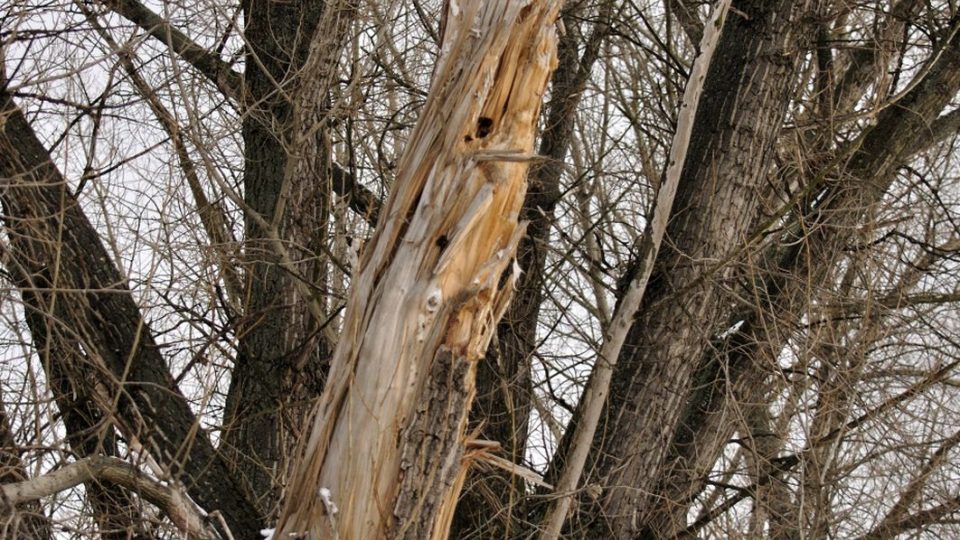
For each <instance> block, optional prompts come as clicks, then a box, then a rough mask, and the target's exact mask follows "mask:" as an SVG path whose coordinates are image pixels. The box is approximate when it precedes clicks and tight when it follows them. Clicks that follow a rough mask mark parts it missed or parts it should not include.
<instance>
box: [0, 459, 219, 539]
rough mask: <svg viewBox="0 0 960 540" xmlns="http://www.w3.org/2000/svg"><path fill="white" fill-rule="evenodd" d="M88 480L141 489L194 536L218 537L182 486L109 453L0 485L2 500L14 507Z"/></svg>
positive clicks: (202, 537) (183, 529)
mask: <svg viewBox="0 0 960 540" xmlns="http://www.w3.org/2000/svg"><path fill="white" fill-rule="evenodd" d="M88 482H107V483H110V484H116V485H118V486H123V487H124V488H126V489H129V490H131V491H133V492H135V493H138V494H139V495H140V496H141V497H143V498H144V499H145V500H147V501H149V502H151V503H152V504H154V505H156V506H157V507H158V508H160V509H161V510H162V511H163V512H164V513H165V514H166V515H167V516H168V517H169V518H170V520H171V521H173V522H174V524H176V525H177V527H178V528H180V530H181V531H183V532H184V533H185V534H186V535H187V538H190V539H191V540H216V538H218V536H217V535H216V534H214V533H213V532H212V531H211V530H210V529H209V528H208V526H207V525H206V524H205V519H204V517H203V514H202V512H201V510H199V509H198V508H197V507H196V506H195V505H194V504H193V502H192V501H190V499H189V498H188V497H187V496H186V495H185V494H184V493H182V492H181V491H180V489H178V488H175V487H172V486H168V485H164V484H161V483H160V482H158V481H156V480H153V479H150V478H147V477H146V476H145V475H144V474H143V473H142V472H141V471H140V470H139V469H137V468H136V467H134V466H133V465H130V464H129V463H127V462H125V461H123V460H120V459H117V458H113V457H107V456H88V457H85V458H83V459H81V460H79V461H75V462H73V463H71V464H69V465H66V466H63V467H61V468H59V469H57V470H55V471H53V472H50V473H47V474H45V475H43V476H38V477H36V478H31V479H29V480H24V481H22V482H15V483H11V484H2V485H0V500H2V501H3V503H4V505H6V506H8V507H15V506H17V505H21V504H24V503H28V502H31V501H35V500H37V499H40V498H43V497H48V496H50V495H54V494H56V493H59V492H61V491H64V490H66V489H70V488H72V487H74V486H77V485H80V484H84V483H88Z"/></svg>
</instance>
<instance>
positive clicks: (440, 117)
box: [276, 0, 560, 539]
mask: <svg viewBox="0 0 960 540" xmlns="http://www.w3.org/2000/svg"><path fill="white" fill-rule="evenodd" d="M559 5H560V2H559V1H557V0H540V1H534V2H530V1H519V0H510V1H504V2H483V1H480V0H470V1H465V2H459V3H456V2H451V3H450V4H449V6H448V12H447V14H446V29H445V32H444V45H443V49H442V52H441V57H440V60H439V64H438V66H437V68H436V71H435V75H434V81H433V86H432V88H431V92H430V97H429V99H428V101H427V103H426V105H425V107H424V112H423V115H422V117H421V119H420V122H419V123H418V125H417V127H416V128H415V130H414V132H413V133H412V135H411V138H410V141H409V143H408V145H407V149H406V151H405V152H404V156H403V158H402V159H401V161H400V167H399V171H400V172H399V174H398V176H397V179H396V183H395V185H394V188H393V191H392V193H391V195H390V198H389V200H388V201H387V203H386V205H385V207H384V209H383V211H382V212H381V218H380V223H379V224H378V227H377V232H376V234H375V235H374V237H373V239H372V240H371V241H370V243H369V245H368V247H367V248H366V250H365V252H364V254H363V256H362V259H361V262H360V265H359V267H358V269H357V273H356V275H355V276H354V279H353V290H352V292H351V296H350V299H349V302H348V306H347V313H346V316H345V319H344V327H343V331H342V334H341V338H340V342H339V344H338V347H337V351H336V353H335V355H334V359H333V365H332V367H331V372H330V378H329V381H328V383H327V387H326V389H325V390H324V393H323V396H322V398H321V401H320V404H319V409H318V411H317V415H316V421H315V422H316V423H315V425H314V429H313V433H312V435H311V437H310V440H309V441H308V443H307V445H306V447H305V453H304V457H303V459H302V462H301V463H300V466H299V469H298V471H297V472H296V473H295V474H294V477H293V478H292V482H291V485H290V486H289V489H288V492H287V493H286V505H285V508H284V510H283V512H282V514H281V517H280V523H279V525H278V529H277V532H276V537H277V538H285V537H287V535H288V534H290V533H294V534H298V533H299V534H305V535H306V536H307V537H309V538H330V537H339V538H342V539H347V538H355V539H367V538H383V537H390V538H398V537H403V538H445V537H446V535H447V531H448V529H449V524H450V520H451V518H452V515H453V510H454V508H455V506H456V501H457V496H458V494H459V491H460V488H461V485H462V483H463V480H464V478H465V474H466V466H467V464H468V463H469V459H464V457H465V455H464V447H465V444H464V443H465V441H464V434H465V426H466V421H467V413H468V412H469V410H470V404H471V401H472V399H473V394H474V378H475V373H476V364H477V362H478V361H479V360H481V359H482V358H483V356H484V352H485V350H486V348H487V344H488V343H489V341H490V338H491V336H492V333H493V330H494V327H495V325H496V322H497V320H498V319H499V317H500V316H501V315H502V313H503V311H504V309H505V308H506V306H507V304H508V302H509V300H510V296H511V292H512V287H513V281H514V279H515V278H516V273H515V271H514V270H513V269H511V268H510V267H511V261H512V260H513V256H514V252H515V250H516V246H517V242H518V241H519V239H520V237H521V236H522V235H523V229H524V227H523V226H522V225H520V224H519V223H518V215H519V211H520V207H521V205H522V203H523V198H524V194H525V192H526V172H527V166H528V164H529V162H530V161H531V160H532V159H533V156H531V154H530V152H531V149H532V147H533V139H534V132H535V128H536V119H537V116H538V112H539V108H540V101H541V98H542V94H543V91H544V87H545V85H546V81H547V78H548V77H549V75H550V71H551V70H552V68H553V66H554V65H555V62H556V59H555V57H556V53H555V50H556V35H555V32H554V29H553V23H554V20H555V19H556V17H557V12H558V10H559ZM337 506H339V509H337Z"/></svg>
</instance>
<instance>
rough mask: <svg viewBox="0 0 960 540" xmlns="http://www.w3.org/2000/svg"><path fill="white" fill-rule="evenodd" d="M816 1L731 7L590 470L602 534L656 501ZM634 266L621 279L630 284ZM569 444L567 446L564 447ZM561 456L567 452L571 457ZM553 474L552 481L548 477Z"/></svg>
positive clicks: (632, 526)
mask: <svg viewBox="0 0 960 540" xmlns="http://www.w3.org/2000/svg"><path fill="white" fill-rule="evenodd" d="M812 4H813V2H812V1H806V2H785V1H778V2H744V1H741V2H734V5H733V6H732V8H731V12H732V14H731V16H730V17H729V18H728V19H727V21H726V24H725V26H724V29H723V35H722V37H721V42H720V45H719V46H718V49H717V53H716V56H715V57H714V60H713V63H712V64H711V68H710V72H709V74H708V75H707V79H706V82H705V89H704V102H703V103H701V105H700V107H701V108H700V112H699V113H698V116H697V122H696V125H695V127H694V132H693V140H692V142H691V147H690V151H689V154H688V156H687V162H686V163H687V165H686V166H685V168H684V171H683V173H682V176H681V179H680V186H679V190H678V193H677V197H676V200H675V201H674V203H673V211H672V218H671V221H670V223H669V225H668V228H667V235H666V240H665V242H664V249H662V250H661V251H660V253H659V255H658V257H657V260H656V262H655V266H654V270H653V275H652V277H651V279H650V284H649V285H648V287H647V290H646V292H645V295H644V300H643V305H642V306H641V308H640V310H639V314H640V315H639V316H638V319H637V320H636V321H635V322H634V324H633V326H632V328H631V331H630V334H629V335H628V337H627V342H626V345H625V347H624V351H623V353H622V354H621V358H620V361H619V363H618V366H617V371H616V373H615V374H614V378H613V380H614V384H613V388H612V390H611V394H610V399H609V402H608V407H607V410H606V412H605V415H604V418H605V420H604V424H603V425H602V426H601V427H600V429H599V430H598V431H597V435H596V437H595V439H594V445H593V451H592V456H591V463H593V464H594V465H593V466H591V467H588V470H590V471H591V472H592V475H591V476H590V477H589V478H588V479H585V483H588V484H589V483H596V484H599V485H601V486H605V489H604V492H603V494H602V496H601V497H600V500H599V508H596V509H595V510H591V511H590V513H589V515H590V516H591V517H589V518H588V520H589V521H591V522H592V523H591V525H590V526H591V527H592V530H593V533H591V534H595V535H604V536H606V535H612V536H613V537H616V538H630V537H633V536H634V535H635V534H637V533H638V532H639V531H638V526H639V525H640V524H641V523H642V522H643V519H644V518H643V516H645V514H646V511H647V510H648V508H649V498H648V496H647V495H646V494H649V493H651V492H652V490H653V488H654V487H655V486H656V481H657V478H659V476H660V471H661V466H662V464H663V460H664V458H665V455H666V449H667V448H668V447H669V442H670V440H671V438H672V434H673V432H674V430H675V428H676V425H677V422H678V421H679V418H680V414H681V412H682V410H683V407H684V404H685V397H686V396H687V394H688V392H689V389H690V385H691V377H692V375H693V373H694V371H695V369H696V363H695V362H693V361H691V358H698V357H699V351H702V350H703V347H704V346H705V345H706V344H707V342H708V341H709V339H710V334H709V331H710V329H712V328H715V327H716V326H717V322H718V321H719V320H721V317H722V315H723V313H724V311H725V309H726V308H725V304H726V303H727V300H725V299H724V296H723V295H722V294H721V291H722V285H721V284H722V283H724V282H726V281H727V280H729V279H730V278H731V277H732V276H733V275H734V273H735V272H734V270H735V269H734V268H732V267H730V266H727V267H723V268H719V269H718V268H717V261H724V260H726V259H727V258H728V257H729V255H730V254H731V253H732V250H734V249H735V247H736V246H737V245H738V244H739V242H740V241H741V239H742V238H744V237H745V236H746V234H747V232H748V228H749V226H750V225H751V223H752V216H753V214H754V212H755V208H756V205H757V197H756V192H757V191H758V190H759V189H760V186H762V183H763V182H764V181H765V178H766V173H767V169H768V167H769V164H770V160H771V153H772V152H771V151H772V148H773V144H774V141H775V140H776V137H777V136H778V134H779V132H780V128H781V124H782V122H783V118H784V115H785V112H786V108H787V104H788V103H789V98H790V95H791V91H792V90H793V85H794V82H795V79H796V62H797V58H798V56H799V51H800V50H802V48H803V47H802V43H803V39H804V31H803V28H804V26H803V24H802V17H803V16H804V15H805V14H806V13H807V12H808V11H809V9H810V7H811V6H812ZM636 270H637V268H634V269H632V270H631V271H630V272H628V274H627V275H626V276H625V280H624V281H625V282H629V281H630V280H632V273H633V272H634V271H636ZM561 448H565V447H564V446H561ZM564 458H565V456H564V455H562V453H561V456H560V459H561V460H563V459H564ZM548 481H549V480H548Z"/></svg>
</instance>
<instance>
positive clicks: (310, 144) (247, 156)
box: [224, 0, 354, 513]
mask: <svg viewBox="0 0 960 540" xmlns="http://www.w3.org/2000/svg"><path fill="white" fill-rule="evenodd" d="M243 8H244V16H245V18H246V20H247V26H246V28H245V29H244V36H245V38H246V39H245V43H246V44H247V64H246V65H247V68H246V71H245V73H244V82H245V86H244V88H245V90H246V92H247V94H248V95H247V96H246V100H245V102H244V106H245V115H244V121H243V128H242V132H243V141H244V181H243V185H244V203H245V205H246V208H245V220H244V231H245V235H244V236H245V244H244V246H245V247H244V251H245V257H246V263H247V264H246V269H247V286H246V293H245V298H247V299H248V302H247V303H246V305H245V306H244V308H245V310H244V311H245V317H244V320H243V322H242V323H241V324H240V325H239V327H238V329H237V333H238V337H239V341H240V347H239V351H238V356H237V360H236V365H235V367H234V370H233V373H232V379H231V384H230V389H229V391H228V394H227V414H226V420H225V427H226V436H225V438H224V444H225V448H226V449H227V450H228V451H229V452H230V454H231V455H232V456H233V459H234V461H235V463H236V469H235V470H236V471H237V473H238V474H241V475H242V476H243V477H244V478H246V479H247V480H248V481H249V482H250V484H251V486H252V487H253V489H254V492H256V493H258V494H260V500H259V504H260V507H261V509H262V510H263V511H264V512H268V513H269V512H272V511H275V510H276V504H277V503H278V502H279V495H280V485H281V484H280V482H281V481H282V478H283V476H284V474H285V473H286V471H285V470H284V469H285V468H286V467H287V466H289V464H290V463H289V460H290V458H292V457H293V455H292V454H293V452H294V449H295V446H296V438H297V437H298V436H300V435H302V430H303V429H304V428H305V426H304V425H303V422H304V421H305V417H306V415H307V412H308V411H309V406H310V402H311V399H312V398H313V397H314V396H316V395H318V394H320V392H321V391H322V389H323V384H324V381H325V379H326V374H327V370H328V368H329V358H330V354H331V352H332V348H333V345H334V339H333V335H332V332H331V330H332V328H330V327H329V321H327V320H326V319H327V312H328V310H327V309H325V307H326V306H325V302H324V301H323V300H322V295H321V294H317V293H316V292H315V291H317V290H321V289H322V287H324V285H325V281H326V279H325V277H324V276H325V270H326V265H327V263H328V262H329V261H328V260H327V258H326V257H325V256H323V255H322V254H323V253H324V250H325V247H326V246H325V243H326V242H327V239H326V229H327V226H328V224H327V220H328V213H329V211H330V194H331V189H330V188H331V184H332V181H331V176H332V162H331V157H330V143H329V140H328V126H327V124H328V122H331V121H332V120H331V118H330V111H329V107H327V106H326V105H327V104H328V103H329V98H328V91H329V89H330V87H331V86H332V84H333V80H332V78H333V77H334V75H335V68H336V64H337V58H338V56H339V54H340V49H341V47H342V44H343V39H344V38H345V36H346V30H347V28H349V24H350V21H351V16H352V12H353V9H354V5H353V1H351V0H346V1H345V0H330V1H326V2H307V3H302V4H300V3H296V4H292V3H283V2H272V1H266V0H249V1H247V2H244V4H243ZM325 324H327V325H328V326H327V327H326V328H324V325H325Z"/></svg>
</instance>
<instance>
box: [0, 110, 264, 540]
mask: <svg viewBox="0 0 960 540" xmlns="http://www.w3.org/2000/svg"><path fill="white" fill-rule="evenodd" d="M0 118H2V119H3V122H2V129H0V183H2V186H3V189H2V190H0V202H2V204H3V208H4V211H5V215H4V223H5V225H6V230H7V234H8V235H9V238H10V249H11V255H12V257H11V259H12V261H13V263H14V264H15V265H16V267H15V268H11V273H12V274H14V276H19V278H20V280H19V281H18V283H17V286H18V288H20V289H21V290H26V291H30V292H31V293H32V294H35V295H36V296H34V297H33V298H34V299H39V297H41V296H42V297H43V299H44V300H43V302H35V303H34V304H30V303H29V302H30V301H31V296H30V295H27V296H25V297H24V301H25V303H26V307H27V309H28V310H35V311H37V312H38V313H43V314H44V316H45V317H49V318H50V320H52V321H57V324H59V325H63V329H64V330H63V331H64V332H65V333H67V334H69V335H70V336H72V337H73V338H74V339H75V340H76V342H77V343H81V344H82V346H83V348H84V350H85V351H86V354H87V355H88V356H89V358H90V359H91V360H92V361H94V362H96V365H97V372H98V373H99V374H105V375H107V377H100V378H99V381H98V382H100V383H102V384H104V385H105V386H106V387H107V389H108V390H107V395H109V396H110V397H111V398H113V399H114V400H115V402H114V404H113V405H114V406H116V411H111V412H115V413H116V415H117V421H118V422H119V424H120V425H119V427H120V429H121V430H122V431H123V432H124V434H125V435H126V437H127V439H128V440H129V441H131V442H132V441H134V440H135V441H138V442H139V443H140V444H142V445H143V446H144V448H146V449H147V450H148V451H149V452H150V453H151V455H152V456H153V457H154V458H155V459H156V460H157V461H158V462H159V463H160V464H162V465H163V466H164V467H165V468H166V469H167V470H169V472H170V474H171V476H172V477H173V478H179V479H181V480H182V481H183V482H184V483H185V484H186V485H187V488H188V490H189V492H190V495H191V496H192V497H193V498H195V499H196V500H197V502H198V503H200V504H201V505H202V506H203V507H204V508H207V509H209V510H210V511H213V510H219V511H220V512H221V513H222V514H223V515H224V517H225V518H226V520H227V522H228V523H229V525H230V527H231V529H232V530H233V532H234V534H235V535H237V536H252V535H254V534H256V532H257V531H258V530H259V529H260V528H261V525H262V521H261V514H260V513H259V512H258V511H257V510H256V509H255V507H254V506H252V505H251V503H250V502H249V501H250V499H248V497H249V494H250V492H249V491H248V488H247V486H246V485H244V484H243V482H242V481H241V480H239V479H237V478H236V477H235V476H234V475H233V474H231V472H230V468H229V466H228V464H227V462H226V460H224V459H223V457H222V456H221V455H219V454H218V453H217V452H216V450H215V449H214V448H213V445H212V444H211V443H210V440H209V439H208V438H207V435H206V433H204V432H203V430H202V429H200V428H199V425H198V423H197V419H196V417H195V416H194V414H193V412H192V411H191V410H190V406H189V404H188V403H187V401H186V399H185V398H184V397H183V394H181V393H180V391H179V389H178V388H177V387H176V386H175V385H174V382H173V379H172V377H171V376H170V373H169V371H168V369H167V365H166V362H165V361H164V359H163V357H162V356H161V355H160V351H159V349H158V347H157V345H156V343H155V342H154V340H153V337H152V335H151V333H150V329H149V327H148V326H147V324H146V322H145V321H144V320H143V319H142V318H141V316H140V312H139V309H138V307H137V305H136V303H135V302H134V300H133V298H132V297H131V295H130V291H129V289H128V288H127V285H126V280H125V279H124V277H123V276H122V275H121V274H120V272H119V271H118V270H117V268H116V267H115V266H114V264H113V262H112V261H111V259H110V256H109V255H108V253H107V251H106V249H105V248H104V246H103V244H102V243H101V241H100V238H99V236H98V235H97V233H96V231H95V230H94V229H93V227H92V226H91V224H90V222H89V221H88V220H87V218H86V216H85V215H84V214H83V212H82V210H81V209H80V206H79V204H78V202H77V200H76V199H75V198H74V196H73V194H72V193H71V192H70V191H69V190H68V186H67V183H66V180H65V179H64V178H63V176H62V175H61V174H60V171H58V170H57V168H56V166H55V165H54V164H53V163H52V161H51V160H50V156H49V154H48V153H47V150H46V149H45V148H44V147H43V145H42V144H41V143H40V141H39V140H37V138H36V135H35V134H34V132H33V130H32V129H31V128H30V124H29V123H28V122H27V119H26V118H25V117H24V115H23V113H22V112H21V111H20V109H19V108H17V107H16V105H15V104H14V103H13V101H12V99H11V98H10V96H9V94H7V93H6V92H5V91H3V92H0ZM37 346H38V347H40V346H42V344H41V343H38V344H37ZM55 360H56V359H55Z"/></svg>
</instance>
